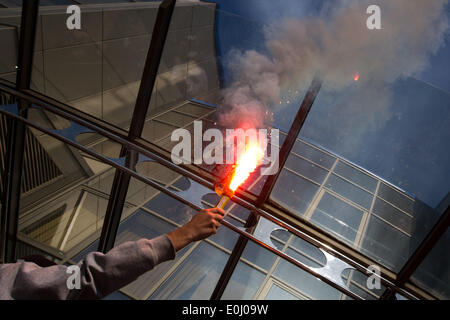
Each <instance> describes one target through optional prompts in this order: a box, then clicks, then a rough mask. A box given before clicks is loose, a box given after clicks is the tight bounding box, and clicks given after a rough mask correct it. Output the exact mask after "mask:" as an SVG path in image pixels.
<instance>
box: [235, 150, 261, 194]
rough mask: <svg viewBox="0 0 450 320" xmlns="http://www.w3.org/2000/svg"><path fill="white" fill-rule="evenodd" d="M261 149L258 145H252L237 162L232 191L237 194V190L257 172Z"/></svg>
mask: <svg viewBox="0 0 450 320" xmlns="http://www.w3.org/2000/svg"><path fill="white" fill-rule="evenodd" d="M261 153H262V152H261V149H260V148H259V146H258V145H252V146H250V147H249V148H247V150H246V151H245V152H244V154H243V155H242V157H241V158H240V159H239V160H238V161H237V165H236V169H235V171H234V175H233V179H232V180H231V182H230V189H231V190H232V191H233V192H235V191H236V189H237V188H238V187H239V186H240V185H241V184H242V183H243V182H244V181H245V180H247V178H248V177H249V176H250V173H252V172H253V171H255V169H256V167H257V166H258V164H259V161H260V160H261Z"/></svg>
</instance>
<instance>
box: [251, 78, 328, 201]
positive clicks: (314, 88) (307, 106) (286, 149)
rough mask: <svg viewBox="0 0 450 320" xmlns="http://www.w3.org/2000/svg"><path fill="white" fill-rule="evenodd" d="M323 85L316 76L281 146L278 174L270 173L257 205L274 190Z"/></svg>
mask: <svg viewBox="0 0 450 320" xmlns="http://www.w3.org/2000/svg"><path fill="white" fill-rule="evenodd" d="M321 86H322V82H321V81H320V80H319V79H318V78H314V80H313V81H312V82H311V85H310V87H309V89H308V92H307V93H306V96H305V98H304V99H303V101H302V104H301V105H300V108H299V109H298V111H297V115H296V116H295V119H294V121H293V122H292V125H291V128H290V129H289V132H288V134H287V136H286V139H285V140H284V142H283V145H282V146H281V149H280V153H279V155H278V171H277V173H276V174H273V175H270V176H268V177H267V179H266V181H265V183H264V186H263V187H262V189H261V193H260V195H259V196H258V199H257V200H256V205H257V206H258V207H260V206H262V205H263V204H264V203H265V202H266V201H267V199H269V196H270V193H271V192H272V189H273V187H274V186H275V183H276V182H277V179H278V176H279V175H280V173H281V170H283V167H284V164H285V163H286V160H287V158H288V157H289V154H290V152H291V150H292V147H293V146H294V144H295V141H296V140H297V137H298V134H299V133H300V130H301V129H302V127H303V124H304V123H305V120H306V117H307V116H308V113H309V111H310V110H311V107H312V105H313V103H314V100H315V99H316V97H317V94H318V92H319V90H320V87H321Z"/></svg>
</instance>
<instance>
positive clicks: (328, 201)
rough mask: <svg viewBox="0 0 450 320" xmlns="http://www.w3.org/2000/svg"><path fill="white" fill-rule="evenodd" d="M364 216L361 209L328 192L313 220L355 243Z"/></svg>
mask: <svg viewBox="0 0 450 320" xmlns="http://www.w3.org/2000/svg"><path fill="white" fill-rule="evenodd" d="M362 217H363V212H362V211H361V210H359V209H357V208H355V207H353V206H351V205H350V204H348V203H345V202H344V201H342V200H340V199H338V198H336V197H334V196H332V195H331V194H329V193H328V192H326V193H324V195H323V197H322V199H321V200H320V202H319V205H318V206H317V208H316V210H315V211H314V213H313V215H312V217H311V220H312V221H313V222H314V223H316V224H318V225H320V226H322V227H323V228H325V229H327V230H328V231H330V232H331V233H334V234H336V235H337V236H339V237H341V238H343V239H344V240H345V241H347V242H349V243H353V241H354V240H355V239H356V235H357V234H358V229H359V225H360V223H361V219H362Z"/></svg>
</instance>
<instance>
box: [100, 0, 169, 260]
mask: <svg viewBox="0 0 450 320" xmlns="http://www.w3.org/2000/svg"><path fill="white" fill-rule="evenodd" d="M175 4H176V0H164V1H163V2H162V3H161V5H160V6H159V9H158V15H157V17H156V22H155V26H154V27H153V33H152V40H151V42H150V47H149V49H148V52H147V58H146V61H145V66H144V71H143V73H142V78H141V83H140V86H139V92H138V96H137V98H136V104H135V107H134V111H133V117H132V119H131V125H130V130H129V132H128V140H129V141H131V142H133V141H134V140H136V139H137V138H139V137H140V136H141V134H142V130H143V128H144V125H145V119H146V117H147V112H148V107H149V104H150V100H151V97H152V92H153V87H154V86H155V81H156V76H157V74H158V68H159V64H160V62H161V57H162V54H163V49H164V44H165V42H166V38H167V33H168V31H169V26H170V21H171V19H172V14H173V11H174V9H175ZM121 156H126V160H125V163H126V166H127V168H130V169H132V170H134V167H135V166H136V163H137V154H136V152H135V151H129V150H128V149H127V148H122V151H121ZM130 180H131V176H130V175H129V174H128V173H126V172H124V171H121V170H117V171H116V173H115V176H114V181H113V185H112V188H111V195H110V197H109V201H108V207H107V209H106V215H105V220H104V223H103V227H102V233H101V236H100V241H99V245H98V251H101V252H107V251H109V250H110V249H111V248H113V247H114V242H115V239H116V234H117V230H118V229H119V224H120V217H121V215H122V211H123V207H124V204H125V198H126V195H127V192H128V187H129V185H130Z"/></svg>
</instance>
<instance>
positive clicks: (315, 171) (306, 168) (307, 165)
mask: <svg viewBox="0 0 450 320" xmlns="http://www.w3.org/2000/svg"><path fill="white" fill-rule="evenodd" d="M284 167H285V168H289V169H291V170H293V171H295V172H296V173H299V174H301V175H303V176H305V177H307V178H309V179H311V180H313V181H315V182H317V183H319V184H320V183H322V181H323V180H324V179H325V177H326V176H327V173H328V171H326V170H324V169H322V168H320V167H318V166H316V165H314V164H312V163H311V162H308V161H306V160H304V159H302V158H299V157H297V156H295V155H292V154H291V155H290V156H289V158H288V159H287V161H286V164H285V166H284Z"/></svg>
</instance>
